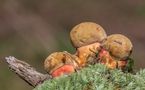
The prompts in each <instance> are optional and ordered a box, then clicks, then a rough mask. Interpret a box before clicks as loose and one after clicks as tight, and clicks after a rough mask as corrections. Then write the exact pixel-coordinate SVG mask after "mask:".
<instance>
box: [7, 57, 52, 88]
mask: <svg viewBox="0 0 145 90" xmlns="http://www.w3.org/2000/svg"><path fill="white" fill-rule="evenodd" d="M5 59H6V62H7V63H8V66H9V68H10V70H12V71H13V72H15V73H16V74H17V75H18V76H19V77H20V78H22V79H23V80H24V81H26V82H27V83H28V84H29V85H31V86H33V87H36V86H37V85H39V84H41V83H42V82H44V81H45V80H47V79H51V78H52V77H51V76H50V75H48V74H42V73H40V72H38V71H36V70H35V69H34V68H33V67H32V66H31V65H29V64H28V63H26V62H24V61H21V60H18V59H16V58H15V57H13V56H9V57H5Z"/></svg>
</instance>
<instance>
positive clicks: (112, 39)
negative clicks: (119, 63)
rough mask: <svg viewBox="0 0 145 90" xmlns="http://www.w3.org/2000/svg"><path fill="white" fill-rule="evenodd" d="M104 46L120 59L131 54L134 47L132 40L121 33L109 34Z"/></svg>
mask: <svg viewBox="0 0 145 90" xmlns="http://www.w3.org/2000/svg"><path fill="white" fill-rule="evenodd" d="M102 46H103V48H105V49H107V50H108V51H109V52H110V54H111V55H112V56H114V57H116V58H118V59H124V58H127V57H128V56H130V54H131V51H132V48H133V45H132V42H131V41H130V40H129V39H128V38H127V37H126V36H124V35H121V34H113V35H110V36H108V37H107V39H106V40H105V41H104V42H103V44H102Z"/></svg>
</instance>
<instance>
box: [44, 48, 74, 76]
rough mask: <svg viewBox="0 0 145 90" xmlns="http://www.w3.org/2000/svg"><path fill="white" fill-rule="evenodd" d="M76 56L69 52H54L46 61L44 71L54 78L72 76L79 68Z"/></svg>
mask: <svg viewBox="0 0 145 90" xmlns="http://www.w3.org/2000/svg"><path fill="white" fill-rule="evenodd" d="M76 59H77V57H76V56H74V55H71V54H69V53H68V52H66V51H64V52H54V53H52V54H50V55H49V56H48V57H47V58H46V59H45V61H44V69H45V70H46V71H47V72H48V73H49V74H51V75H52V76H53V77H58V76H61V75H64V74H70V73H73V72H74V71H75V69H76V68H77V61H75V60H76Z"/></svg>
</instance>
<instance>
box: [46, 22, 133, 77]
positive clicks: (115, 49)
mask: <svg viewBox="0 0 145 90" xmlns="http://www.w3.org/2000/svg"><path fill="white" fill-rule="evenodd" d="M70 39H71V42H72V44H73V46H74V48H76V53H74V54H70V53H68V52H66V51H64V52H54V53H52V54H50V55H49V56H48V57H47V58H46V60H45V61H44V68H45V70H46V71H47V72H48V73H49V74H51V75H52V76H53V77H58V76H61V75H68V74H71V73H73V72H75V71H77V70H79V69H81V68H83V67H86V66H87V65H89V64H96V63H102V64H105V65H106V66H107V67H108V68H110V69H115V68H120V69H122V70H123V69H124V68H125V67H126V65H127V63H128V60H127V59H128V57H129V56H130V55H131V52H132V48H133V45H132V43H131V41H130V40H129V39H128V38H127V37H126V36H124V35H121V34H112V35H109V36H107V34H106V32H105V30H104V29H103V28H102V27H101V26H100V25H98V24H96V23H93V22H83V23H80V24H78V25H76V26H75V27H74V28H73V29H72V30H71V32H70Z"/></svg>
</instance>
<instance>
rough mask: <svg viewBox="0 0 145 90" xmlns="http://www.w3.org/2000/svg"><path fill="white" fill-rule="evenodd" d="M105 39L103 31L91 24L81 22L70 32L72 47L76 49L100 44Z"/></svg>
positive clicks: (98, 26) (96, 25)
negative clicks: (96, 43)
mask: <svg viewBox="0 0 145 90" xmlns="http://www.w3.org/2000/svg"><path fill="white" fill-rule="evenodd" d="M106 37H107V35H106V32H105V31H104V29H103V28H102V27H101V26H100V25H98V24H96V23H93V22H83V23H80V24H78V25H76V26H75V27H74V28H73V29H72V30H71V32H70V38H71V41H72V43H73V45H74V47H76V48H78V47H81V46H85V45H88V44H92V43H95V42H101V41H102V40H104V39H105V38H106Z"/></svg>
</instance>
